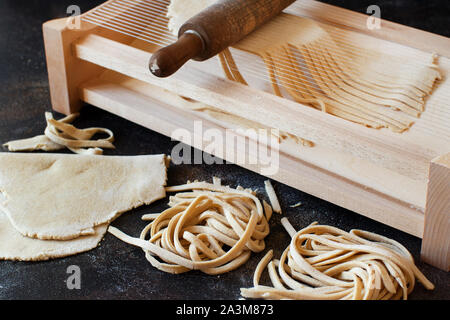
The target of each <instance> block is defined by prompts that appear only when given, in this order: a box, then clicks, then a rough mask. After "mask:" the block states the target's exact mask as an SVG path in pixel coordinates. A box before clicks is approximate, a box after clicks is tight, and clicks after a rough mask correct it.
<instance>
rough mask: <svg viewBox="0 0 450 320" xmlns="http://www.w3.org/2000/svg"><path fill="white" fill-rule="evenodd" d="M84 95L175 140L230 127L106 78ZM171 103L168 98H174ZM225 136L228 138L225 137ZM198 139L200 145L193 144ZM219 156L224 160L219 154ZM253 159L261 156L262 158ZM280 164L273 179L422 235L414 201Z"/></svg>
mask: <svg viewBox="0 0 450 320" xmlns="http://www.w3.org/2000/svg"><path fill="white" fill-rule="evenodd" d="M80 95H81V97H82V99H83V100H84V101H86V102H87V103H90V104H93V105H95V106H98V107H100V108H102V109H104V110H106V111H109V112H113V113H115V114H117V115H119V116H121V117H123V118H125V119H128V120H130V121H133V122H135V123H138V124H140V125H142V126H144V127H147V128H150V129H152V130H155V131H157V132H159V133H162V134H164V135H167V136H171V135H172V133H173V132H174V131H175V130H179V129H186V130H188V131H189V132H191V133H192V134H194V133H195V132H194V128H193V126H194V121H196V120H199V119H201V120H202V125H203V128H204V129H205V130H206V129H208V128H215V129H218V130H221V131H223V132H224V131H225V130H226V126H220V125H218V123H217V122H214V123H213V122H211V121H208V120H207V119H205V118H203V119H202V118H201V117H199V115H198V114H196V113H195V114H194V113H193V112H190V111H187V110H186V111H180V109H179V108H177V107H174V106H172V105H169V104H166V103H164V102H162V101H160V100H158V99H155V98H154V97H149V96H147V95H145V94H143V93H142V92H136V91H133V90H131V89H127V88H124V87H122V86H120V85H118V84H114V83H111V82H108V81H105V80H100V79H94V80H92V81H90V82H88V83H85V84H84V85H83V86H82V87H81V89H80ZM159 95H160V98H159V99H161V100H165V97H164V95H162V94H160V92H159ZM168 99H169V100H170V97H169V98H168ZM223 134H224V136H225V133H223ZM203 138H204V137H203V136H199V137H196V138H195V139H192V141H191V142H192V145H193V146H194V147H197V148H199V149H202V148H203V147H204V146H205V145H208V144H209V143H210V141H204V140H203ZM248 138H250V137H248ZM196 141H197V142H201V143H200V144H197V145H195V142H196ZM236 148H237V150H235V152H239V151H240V152H249V148H247V147H246V146H245V145H239V144H237V145H236ZM231 154H233V153H231ZM234 154H236V153H234ZM215 155H216V156H220V155H219V154H215ZM250 156H252V157H256V158H258V154H252V155H250ZM225 160H227V161H230V162H233V161H234V160H235V159H232V158H227V157H226V156H225ZM279 161H280V163H279V167H280V170H279V172H278V173H277V174H276V175H275V176H271V178H273V179H275V180H277V181H280V182H282V183H285V184H287V185H289V186H291V187H294V188H297V189H299V190H303V191H305V192H308V193H309V194H312V195H314V196H316V197H319V198H321V199H325V200H327V201H330V202H332V203H335V204H337V205H339V206H341V207H344V208H347V209H349V210H352V211H356V212H358V213H360V214H362V215H365V216H367V217H369V218H371V219H374V220H377V221H379V222H382V223H385V224H387V225H390V226H392V227H394V228H397V229H399V230H402V231H404V232H407V233H410V234H412V235H414V236H417V237H422V232H423V223H424V222H423V221H424V219H423V214H422V213H421V212H420V210H418V209H415V208H413V206H412V205H411V204H410V203H405V202H402V201H399V200H398V199H395V198H392V197H390V196H388V195H386V194H383V193H380V192H377V191H374V190H372V189H370V188H367V187H365V186H363V185H360V184H357V183H355V182H353V181H350V180H348V179H345V178H343V177H341V176H339V175H337V174H335V173H333V172H329V171H327V170H324V169H321V168H318V167H316V166H314V165H312V164H310V163H307V162H305V161H301V160H298V159H297V158H294V157H292V156H291V155H288V154H286V153H283V152H280V157H279ZM239 165H241V166H243V167H245V168H247V169H249V170H252V171H255V172H257V173H259V172H261V168H260V167H259V166H258V165H252V164H250V163H246V164H239ZM387 213H389V214H387Z"/></svg>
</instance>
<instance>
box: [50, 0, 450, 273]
mask: <svg viewBox="0 0 450 320" xmlns="http://www.w3.org/2000/svg"><path fill="white" fill-rule="evenodd" d="M302 6H303V7H302V8H303V9H302V15H304V16H307V17H310V18H313V19H315V20H318V21H320V22H325V23H331V24H333V25H336V26H343V27H345V28H346V29H350V30H353V31H356V32H359V33H364V34H369V35H370V36H372V37H373V39H383V41H384V40H388V41H392V42H395V43H397V44H400V45H403V46H405V47H411V48H415V49H419V50H422V51H428V50H430V49H429V48H433V51H434V52H436V53H438V54H440V55H441V57H443V59H445V61H444V63H441V64H443V69H444V70H443V71H444V77H445V75H446V74H448V73H450V63H448V62H449V61H450V60H449V59H450V39H448V38H445V37H441V36H438V35H434V34H430V33H427V32H424V31H420V30H415V29H412V28H409V27H405V26H401V25H398V24H394V23H391V22H386V21H383V25H382V28H381V29H380V30H374V31H369V30H368V29H367V28H366V21H367V16H365V15H362V14H358V13H355V12H351V11H348V10H345V9H341V8H337V7H333V6H330V5H327V4H323V3H320V2H316V1H312V0H302ZM295 10H297V9H296V8H292V7H290V8H288V9H287V10H286V11H287V12H290V13H293V14H295V13H296V12H295ZM330 13H332V14H330ZM118 14H120V13H118ZM67 22H68V19H59V20H53V21H49V22H47V23H45V24H44V26H43V31H44V40H45V49H46V55H47V66H48V74H49V82H50V91H51V101H52V105H53V108H54V110H55V111H58V112H61V113H64V114H69V113H73V112H76V111H78V110H79V109H80V108H81V107H82V105H83V103H89V104H92V105H95V106H97V107H99V108H102V109H105V110H107V111H109V112H112V113H114V114H117V115H119V116H121V117H124V118H126V119H128V120H131V121H133V122H136V123H138V124H140V125H143V126H145V127H147V128H150V129H152V130H155V131H157V132H160V133H162V134H164V135H168V136H171V134H172V133H173V132H174V131H175V130H176V129H180V128H183V129H186V130H188V131H189V132H191V133H192V134H195V132H194V121H196V120H202V121H203V122H202V124H203V127H204V129H206V128H216V129H219V130H223V131H224V130H226V129H227V128H228V127H229V124H228V123H226V122H225V121H223V120H218V119H214V118H213V117H211V116H208V114H206V113H202V112H197V111H194V110H193V108H192V105H195V104H203V105H209V106H214V107H215V108H217V109H219V110H222V111H225V112H230V113H233V114H236V115H238V116H240V117H242V118H246V119H249V120H252V121H255V122H258V123H261V124H263V125H265V126H267V127H271V128H279V129H281V130H283V131H285V132H289V133H291V134H293V135H296V136H299V137H302V138H304V139H307V140H310V141H313V142H314V144H315V147H313V148H303V149H302V147H298V149H299V150H294V149H296V148H295V147H294V148H293V147H292V145H289V144H286V145H285V144H283V143H282V144H281V145H280V158H279V166H280V169H279V171H278V173H277V174H276V175H274V176H271V178H273V179H275V180H278V181H280V182H282V183H285V184H287V185H289V186H292V187H295V188H297V189H299V190H302V191H304V192H307V193H309V194H312V195H314V196H317V197H319V198H322V199H325V200H327V201H330V202H332V203H335V204H337V205H339V206H342V207H344V208H347V209H349V210H352V211H355V212H357V213H359V214H362V215H364V216H367V217H369V218H372V219H374V220H377V221H380V222H382V223H385V224H387V225H389V226H392V227H394V228H396V229H399V230H402V231H404V232H407V233H410V234H412V235H415V236H417V237H420V238H422V239H423V242H422V243H423V245H422V258H423V259H424V261H426V262H427V263H430V264H432V265H434V266H436V267H439V268H441V269H444V270H447V271H448V270H449V269H450V237H449V234H450V153H449V152H450V150H449V148H448V146H445V145H444V146H442V143H441V144H440V142H439V141H437V142H436V141H433V143H432V145H433V147H430V146H428V145H427V144H426V143H424V141H425V140H424V141H417V140H415V139H411V138H409V137H408V135H403V134H393V133H391V132H386V131H383V130H375V129H370V128H365V127H363V126H361V125H358V124H355V123H351V122H348V121H346V120H342V119H340V118H337V117H334V116H331V115H328V114H326V113H322V112H320V111H317V110H315V109H312V108H310V107H306V106H302V105H299V104H298V103H295V102H293V101H290V100H288V99H284V98H280V97H277V96H275V95H273V94H271V93H268V92H265V91H262V90H259V89H256V88H252V87H248V86H244V85H242V84H239V83H235V82H232V81H228V80H226V79H224V78H223V76H222V75H220V76H219V75H214V74H211V73H207V72H205V73H204V74H203V76H202V77H192V76H189V75H190V74H191V71H192V73H194V69H195V70H196V71H198V68H201V66H200V65H199V63H191V64H188V65H186V66H185V67H184V68H183V70H182V71H180V72H179V73H177V74H175V75H174V76H173V77H170V78H167V79H159V78H156V77H154V76H152V75H151V74H150V72H149V71H148V62H149V59H150V57H151V56H152V53H151V52H154V49H155V48H144V49H143V46H142V44H139V43H138V42H136V39H135V38H133V37H130V36H127V35H123V34H119V33H116V32H113V31H110V30H106V29H103V28H102V27H99V26H96V25H92V24H90V23H87V22H85V21H81V28H80V29H77V30H72V29H70V28H68V27H67ZM374 41H375V40H374ZM136 43H137V44H136ZM447 85H448V82H447V80H446V79H444V80H443V82H442V83H441V84H440V86H444V87H445V86H447ZM449 85H450V84H449ZM443 90H444V89H443ZM441 91H442V90H441ZM436 94H438V93H436ZM180 96H183V97H187V98H190V99H181V98H180ZM275 106H276V107H275ZM447 110H448V105H447ZM448 114H450V112H449V113H448ZM419 121H420V120H419ZM449 122H450V119H449V121H448V122H447V123H449ZM199 138H200V139H193V144H194V143H196V141H197V142H199V144H197V145H196V144H194V145H193V146H194V147H197V148H200V149H203V148H204V145H205V143H207V142H205V141H202V138H203V137H199ZM246 138H247V139H251V138H252V137H246ZM424 139H426V137H425V138H424ZM447 141H448V140H447ZM444 142H445V140H444ZM235 148H238V149H240V150H242V151H243V152H250V151H249V150H247V149H246V148H245V145H239V144H236V146H235ZM231 154H233V153H231ZM220 155H222V154H220ZM252 156H254V157H258V155H257V154H255V155H252ZM225 159H226V160H229V161H233V160H234V159H227V156H225ZM240 165H242V166H244V167H246V168H248V169H250V170H253V171H256V172H260V171H259V169H260V167H258V166H257V165H252V164H240Z"/></svg>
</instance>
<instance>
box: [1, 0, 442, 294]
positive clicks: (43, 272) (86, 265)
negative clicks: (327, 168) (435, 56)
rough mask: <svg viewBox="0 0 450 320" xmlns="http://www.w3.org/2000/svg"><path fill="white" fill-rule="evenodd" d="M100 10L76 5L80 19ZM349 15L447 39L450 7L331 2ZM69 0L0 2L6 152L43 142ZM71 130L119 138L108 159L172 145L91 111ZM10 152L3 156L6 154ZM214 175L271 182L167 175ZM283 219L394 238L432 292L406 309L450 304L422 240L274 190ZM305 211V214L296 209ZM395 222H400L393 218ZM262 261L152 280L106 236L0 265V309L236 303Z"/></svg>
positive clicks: (276, 244)
mask: <svg viewBox="0 0 450 320" xmlns="http://www.w3.org/2000/svg"><path fill="white" fill-rule="evenodd" d="M100 2H101V1H86V0H78V1H77V4H78V5H80V6H81V9H82V10H83V11H86V10H87V9H89V8H91V7H93V6H95V5H96V4H98V3H100ZM326 2H329V3H333V4H336V5H338V6H341V7H345V8H348V9H352V10H356V11H360V12H365V10H366V8H367V7H368V6H369V5H371V4H378V5H379V6H380V7H381V10H382V17H383V18H386V19H387V20H391V21H396V22H399V23H402V24H406V25H410V26H413V27H417V28H421V29H424V30H427V31H430V32H434V33H440V34H442V35H444V36H450V28H449V22H450V18H449V17H450V12H449V11H450V8H449V6H448V1H445V0H444V1H437V0H433V1H431V0H429V1H421V0H415V1H394V0H390V1H388V0H386V1H381V0H379V1H373V0H370V1H361V0H352V1H326ZM71 4H72V2H71V1H70V0H61V1H49V0H40V1H38V0H32V1H31V0H0V12H2V19H0V64H1V65H0V142H2V143H3V142H6V141H9V140H12V139H19V138H26V137H31V136H34V135H37V134H41V133H42V132H43V130H44V128H45V121H44V112H45V111H49V110H51V106H50V101H49V90H48V81H47V73H46V65H45V57H44V51H43V41H42V35H41V25H42V23H43V22H45V21H46V20H49V19H52V18H56V17H63V16H65V12H66V8H67V7H68V6H69V5H71ZM75 125H77V126H79V127H87V126H103V127H107V128H109V129H111V130H113V132H114V133H115V136H116V137H117V140H116V143H115V144H116V147H117V149H116V150H114V151H112V152H111V151H108V152H106V154H114V155H138V154H160V153H166V154H170V153H171V149H172V147H173V146H174V145H175V144H176V142H172V141H171V140H170V138H167V137H165V136H162V135H160V134H157V133H155V132H152V131H151V130H148V129H145V128H143V127H141V126H138V125H136V124H133V123H131V122H128V121H126V120H123V119H121V118H119V117H117V116H115V115H112V114H109V113H107V112H105V111H102V110H99V109H97V108H95V107H92V106H86V107H85V108H84V109H83V111H82V113H81V117H80V119H78V120H77V121H76V123H75ZM3 151H6V150H3ZM213 175H215V176H218V177H220V178H222V180H223V181H224V182H225V183H227V184H231V185H233V186H236V185H238V184H240V185H242V186H245V187H251V188H259V189H261V190H263V188H264V183H263V182H264V180H265V178H264V177H262V176H260V175H257V174H255V173H252V172H249V171H247V170H245V169H242V168H240V167H237V166H234V165H211V166H208V165H180V166H171V167H170V169H169V185H176V184H181V183H184V182H185V181H186V180H188V179H190V180H195V179H199V180H202V179H210V178H211V177H212V176H213ZM274 186H275V189H276V191H277V193H278V195H279V198H280V201H281V205H282V207H283V210H284V216H286V217H288V218H289V220H290V221H291V223H292V224H293V225H294V226H295V227H296V228H302V227H305V226H306V225H308V224H310V223H311V222H313V221H318V222H319V223H321V224H329V225H332V226H336V227H339V228H342V229H344V230H350V229H353V228H359V229H364V230H368V231H372V232H376V233H379V234H382V235H384V236H387V237H390V238H393V239H395V240H397V241H399V242H400V243H402V244H404V245H405V246H406V247H407V248H408V249H409V250H410V251H411V253H412V254H413V256H414V258H415V259H416V261H417V265H418V267H419V268H420V269H421V270H422V271H423V273H424V274H425V275H426V276H427V277H428V278H429V279H430V280H431V281H432V282H433V283H435V284H436V289H435V290H434V291H427V290H425V289H424V288H423V286H422V285H421V284H417V286H416V289H415V291H414V292H413V293H412V294H411V296H410V299H416V300H420V299H423V300H428V299H430V300H431V299H449V298H450V290H449V289H450V273H446V272H443V271H440V270H438V269H436V268H433V267H431V266H429V265H426V264H424V263H422V262H420V261H419V253H420V245H421V241H420V239H418V238H415V237H413V236H410V235H408V234H405V233H403V232H400V231H397V230H394V229H393V228H390V227H388V226H385V225H383V224H380V223H377V222H374V221H372V220H370V219H368V218H365V217H363V216H361V215H358V214H356V213H353V212H350V211H348V210H345V209H342V208H340V207H337V206H335V205H333V204H331V203H328V202H326V201H323V200H320V199H317V198H315V197H312V196H310V195H308V194H306V193H303V192H300V191H297V190H295V189H292V188H290V187H287V186H285V185H282V184H280V183H275V184H274ZM299 201H301V202H302V203H303V205H302V206H300V207H298V208H290V205H292V204H295V203H297V202H299ZM166 203H167V200H162V201H158V202H157V203H154V204H152V205H150V206H147V207H141V208H139V209H136V210H133V211H132V212H128V213H126V214H124V215H123V216H121V217H120V218H119V219H117V220H116V221H114V223H113V225H114V226H117V227H119V228H120V229H122V230H123V231H124V232H126V233H128V234H131V235H134V236H138V234H139V232H140V230H141V229H142V228H143V227H144V226H145V222H143V221H141V220H140V217H141V215H142V214H145V213H149V212H158V211H159V210H163V209H164V208H165V207H166ZM393 214H395V213H393ZM279 220H280V216H279V215H274V218H273V220H272V221H271V223H270V225H271V234H270V235H269V236H268V237H267V239H266V240H267V241H266V244H267V247H268V248H274V250H275V256H277V257H278V256H279V254H280V253H281V251H282V250H283V249H284V248H285V247H286V246H287V245H288V243H289V237H288V235H287V233H286V232H285V231H284V229H283V228H282V226H281V225H280V223H279ZM263 254H264V253H260V254H253V255H252V257H251V259H250V261H249V262H248V263H247V264H245V265H244V266H242V267H241V268H239V269H238V270H236V271H234V272H230V273H228V274H224V275H220V276H208V275H205V274H202V273H200V272H189V273H186V274H183V275H170V274H165V273H163V272H160V271H158V270H155V269H154V268H153V267H152V266H151V265H150V264H149V263H148V262H147V260H146V259H145V257H144V253H143V252H142V250H141V249H138V248H135V247H133V246H130V245H128V244H125V243H123V242H121V241H120V240H118V239H116V238H114V237H113V236H112V235H110V234H107V235H106V237H105V239H104V240H103V241H102V243H101V245H100V246H99V247H98V248H96V249H94V250H91V251H89V252H87V253H83V254H79V255H76V256H71V257H67V258H64V259H56V260H52V261H46V262H36V263H25V262H11V261H1V262H0V299H214V300H221V299H238V298H239V297H240V296H239V288H241V287H249V286H251V281H252V275H253V271H254V269H255V267H256V264H257V262H258V261H259V259H260V258H261V257H262V255H263ZM70 265H77V266H79V267H80V270H81V276H82V277H81V289H80V290H69V289H67V287H66V284H65V280H66V279H67V278H68V276H69V275H68V274H67V273H66V270H67V268H68V267H69V266H70Z"/></svg>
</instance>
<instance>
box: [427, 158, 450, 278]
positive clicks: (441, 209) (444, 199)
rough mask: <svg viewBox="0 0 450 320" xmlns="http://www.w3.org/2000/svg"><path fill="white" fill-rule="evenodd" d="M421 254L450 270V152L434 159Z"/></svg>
mask: <svg viewBox="0 0 450 320" xmlns="http://www.w3.org/2000/svg"><path fill="white" fill-rule="evenodd" d="M421 256H422V259H423V260H424V261H425V262H427V263H430V264H432V265H434V266H436V267H438V268H440V269H443V270H446V271H450V153H449V154H447V155H444V156H441V157H439V158H437V159H435V160H433V161H432V162H431V166H430V179H429V183H428V193H427V208H426V210H425V230H424V236H423V241H422V252H421Z"/></svg>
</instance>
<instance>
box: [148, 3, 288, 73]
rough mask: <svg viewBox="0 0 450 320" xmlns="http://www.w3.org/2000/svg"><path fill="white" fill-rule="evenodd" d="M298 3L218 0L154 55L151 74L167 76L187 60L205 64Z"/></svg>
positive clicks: (190, 20) (189, 21) (150, 65)
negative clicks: (175, 38) (175, 39)
mask: <svg viewBox="0 0 450 320" xmlns="http://www.w3.org/2000/svg"><path fill="white" fill-rule="evenodd" d="M294 1H295V0H219V1H217V2H216V3H215V4H213V5H212V6H210V7H208V8H206V9H205V10H203V11H202V12H200V13H199V14H197V15H196V16H194V17H192V18H191V19H189V20H188V21H186V23H185V24H183V26H182V27H181V28H180V30H179V32H178V40H177V41H176V42H175V43H173V44H171V45H169V46H167V47H165V48H162V49H160V50H159V51H157V52H155V53H154V54H153V55H152V57H151V59H150V63H149V69H150V72H151V73H153V74H154V75H155V76H157V77H161V78H164V77H168V76H170V75H172V74H174V73H175V72H176V71H178V69H180V68H181V67H182V66H183V65H184V64H185V63H186V62H187V61H189V60H191V59H194V60H196V61H204V60H207V59H209V58H212V57H213V56H215V55H216V54H218V53H220V52H222V51H223V50H224V49H226V48H228V47H229V46H231V45H233V44H235V43H237V42H238V41H239V40H241V39H242V38H244V37H245V36H247V35H248V34H250V33H251V32H252V31H254V30H256V29H257V28H258V27H260V26H262V25H263V24H265V23H266V22H268V21H269V20H271V19H272V18H274V17H275V16H277V15H278V14H280V13H281V11H283V10H284V9H285V8H286V7H288V6H289V5H290V4H292V3H293V2H294Z"/></svg>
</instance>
